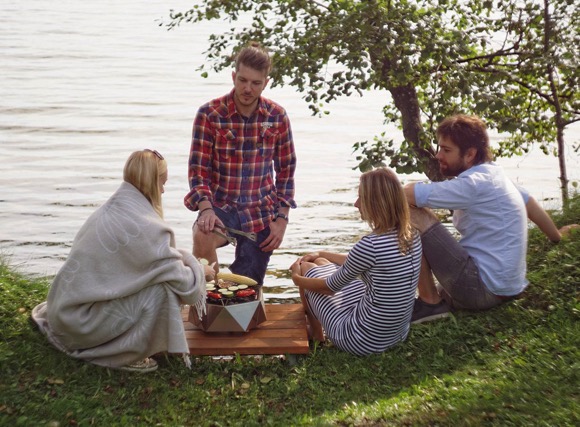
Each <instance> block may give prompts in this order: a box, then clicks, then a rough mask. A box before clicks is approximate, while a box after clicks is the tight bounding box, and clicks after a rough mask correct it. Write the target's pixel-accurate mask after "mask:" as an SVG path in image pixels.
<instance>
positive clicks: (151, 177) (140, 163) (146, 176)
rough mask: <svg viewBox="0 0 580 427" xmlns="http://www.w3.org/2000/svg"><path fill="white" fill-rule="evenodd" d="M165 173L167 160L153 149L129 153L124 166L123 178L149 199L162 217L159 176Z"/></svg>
mask: <svg viewBox="0 0 580 427" xmlns="http://www.w3.org/2000/svg"><path fill="white" fill-rule="evenodd" d="M163 174H167V162H166V161H165V159H164V158H163V156H162V155H161V154H159V153H158V152H157V151H154V150H141V151H135V152H133V153H131V155H130V156H129V158H128V159H127V162H126V163H125V168H124V169H123V180H124V181H125V182H128V183H129V184H131V185H133V186H134V187H135V188H137V190H139V191H140V192H141V193H143V195H144V196H145V197H146V198H147V200H149V203H151V205H152V206H153V209H155V212H157V213H158V214H159V216H160V217H161V218H163V206H162V204H161V186H162V184H163V183H162V182H160V181H161V176H162V175H163Z"/></svg>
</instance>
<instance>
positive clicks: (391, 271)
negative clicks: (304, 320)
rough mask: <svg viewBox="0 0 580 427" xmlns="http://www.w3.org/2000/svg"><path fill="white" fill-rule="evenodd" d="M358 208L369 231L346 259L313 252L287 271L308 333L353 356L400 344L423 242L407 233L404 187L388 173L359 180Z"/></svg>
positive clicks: (407, 324)
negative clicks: (290, 274)
mask: <svg viewBox="0 0 580 427" xmlns="http://www.w3.org/2000/svg"><path fill="white" fill-rule="evenodd" d="M354 205H355V207H357V208H358V209H359V212H360V214H361V218H362V219H363V220H364V221H366V222H367V223H368V224H369V226H370V228H371V233H370V234H368V235H366V236H364V237H363V238H362V239H361V240H360V241H359V242H358V243H356V244H355V245H354V247H353V248H352V249H351V251H350V252H349V253H348V255H346V254H337V253H332V252H326V251H321V252H315V253H310V254H308V255H305V256H303V257H301V258H298V259H297V260H296V262H295V263H294V264H292V266H291V267H290V269H291V271H292V280H293V281H294V283H295V284H296V286H298V287H299V288H300V295H301V298H302V302H303V304H304V305H305V309H306V314H307V315H308V320H309V323H310V329H311V331H310V332H311V336H312V338H313V339H315V340H318V341H324V339H325V334H326V336H327V337H328V338H329V339H330V340H331V341H332V343H333V344H334V345H335V346H336V347H337V348H339V349H341V350H344V351H347V352H349V353H353V354H356V355H367V354H372V353H381V352H383V351H385V350H386V349H388V348H390V347H392V346H394V345H396V344H397V343H399V342H401V341H404V340H405V339H406V338H407V335H408V333H409V327H410V320H411V313H412V311H413V303H414V301H415V292H416V289H417V282H418V280H419V270H420V269H421V253H422V251H421V240H420V238H419V235H418V233H417V232H416V231H415V230H414V229H413V228H412V226H411V222H410V218H409V207H408V204H407V200H406V198H405V194H404V192H403V188H402V186H401V183H400V182H399V180H398V178H397V176H396V175H395V173H394V172H393V171H392V170H390V169H387V168H381V169H375V170H373V171H370V172H366V173H364V174H363V175H361V178H360V185H359V191H358V199H357V201H356V202H355V204H354Z"/></svg>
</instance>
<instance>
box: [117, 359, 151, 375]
mask: <svg viewBox="0 0 580 427" xmlns="http://www.w3.org/2000/svg"><path fill="white" fill-rule="evenodd" d="M119 369H120V370H121V371H129V372H153V371H156V370H157V362H156V361H155V360H153V359H151V358H150V357H147V358H145V359H143V360H140V361H139V362H135V363H131V364H130V365H127V366H122V367H120V368H119Z"/></svg>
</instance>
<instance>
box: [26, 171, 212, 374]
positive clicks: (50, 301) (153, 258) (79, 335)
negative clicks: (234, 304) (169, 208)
mask: <svg viewBox="0 0 580 427" xmlns="http://www.w3.org/2000/svg"><path fill="white" fill-rule="evenodd" d="M181 304H189V305H192V306H194V307H195V308H196V309H197V313H198V315H199V316H200V317H201V315H202V314H203V312H204V310H205V277H204V272H203V267H202V266H201V265H200V264H199V262H198V261H197V260H196V259H195V258H194V257H193V256H192V255H191V254H190V253H188V252H186V251H183V250H178V249H176V248H175V237H174V234H173V231H172V230H171V229H170V228H169V226H168V225H167V224H166V223H165V222H164V221H163V220H162V219H161V218H160V217H159V216H158V215H157V213H156V212H155V211H154V210H153V207H152V206H151V204H150V203H149V202H148V201H147V199H146V198H145V197H144V196H143V195H142V194H141V192H139V191H138V190H137V189H136V188H135V187H133V186H132V185H131V184H128V183H126V182H124V183H123V184H121V186H120V188H119V189H118V190H117V191H116V192H115V194H113V195H112V196H111V198H110V199H109V200H108V201H107V202H106V203H105V204H104V205H103V206H101V207H100V208H99V209H98V210H97V211H95V212H94V213H93V214H92V215H91V216H90V217H89V219H88V220H87V221H86V223H85V224H84V225H83V226H82V228H81V229H80V231H79V232H78V234H77V236H76V237H75V240H74V242H73V246H72V249H71V252H70V254H69V256H68V258H67V260H66V262H65V263H64V265H63V266H62V268H61V269H60V271H59V272H58V274H57V275H56V277H55V279H54V282H53V283H52V285H51V288H50V290H49V294H48V298H47V301H45V302H43V303H41V304H40V305H38V306H37V307H36V308H35V309H34V310H33V313H32V317H33V319H34V320H35V321H36V323H37V324H38V326H39V328H40V330H41V331H42V332H43V333H44V334H45V335H46V336H47V338H48V340H49V341H50V342H51V343H52V344H53V345H54V346H55V347H57V348H58V349H60V350H62V351H64V352H66V353H67V354H69V355H70V356H72V357H75V358H79V359H83V360H85V361H87V362H91V363H94V364H97V365H101V366H108V367H120V366H124V365H127V364H130V363H133V362H136V361H138V360H141V359H143V358H145V357H148V356H151V355H153V354H156V353H159V352H169V353H184V354H188V353H189V349H188V346H187V342H186V339H185V332H184V327H183V321H182V318H181Z"/></svg>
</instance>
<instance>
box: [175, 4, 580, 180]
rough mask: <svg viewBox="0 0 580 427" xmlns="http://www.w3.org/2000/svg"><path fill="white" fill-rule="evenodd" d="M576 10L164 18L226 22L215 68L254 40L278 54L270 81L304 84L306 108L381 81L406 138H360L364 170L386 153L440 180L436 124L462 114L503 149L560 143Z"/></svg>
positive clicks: (575, 74) (272, 9)
mask: <svg viewBox="0 0 580 427" xmlns="http://www.w3.org/2000/svg"><path fill="white" fill-rule="evenodd" d="M578 9H579V8H577V7H576V6H575V4H574V1H573V0H543V1H538V0H497V1H492V0H470V1H463V0H424V1H411V0H368V1H355V0H330V1H315V0H276V1H271V0H245V1H244V0H236V1H234V0H208V1H206V2H204V3H203V4H202V5H195V6H194V7H193V8H192V9H190V10H188V11H184V12H175V11H172V12H171V14H170V17H171V21H170V22H169V24H168V26H169V27H171V28H172V27H175V26H177V25H180V24H181V23H185V22H193V23H195V22H200V21H205V20H219V21H221V22H224V21H225V22H228V23H229V24H230V25H229V28H228V25H222V27H221V29H220V32H219V33H216V34H213V35H211V36H210V45H209V47H208V49H207V51H206V55H207V57H208V59H209V60H210V62H211V68H213V70H215V71H219V70H222V69H224V68H226V67H229V66H231V54H232V52H234V51H235V50H236V49H237V48H239V47H240V46H242V45H246V44H247V43H248V42H250V41H256V40H257V41H259V42H261V43H262V44H264V45H265V46H267V47H268V48H269V49H270V50H271V52H272V53H273V59H274V64H275V69H274V70H273V73H272V78H273V82H274V83H273V85H274V86H275V85H291V86H293V87H296V88H297V89H298V90H299V91H300V92H303V93H304V99H305V101H306V102H308V103H309V107H310V108H311V110H312V112H313V114H323V113H324V110H323V108H324V104H326V103H329V102H332V101H333V100H335V99H336V98H338V97H340V96H349V95H351V94H353V93H359V94H363V93H364V92H365V91H367V90H376V89H380V90H385V91H386V93H388V96H387V97H386V99H385V107H384V115H385V122H387V123H393V124H395V125H396V126H398V127H399V128H400V129H401V130H402V132H403V136H404V141H393V140H389V139H387V135H385V134H382V135H380V136H377V137H376V138H375V141H373V142H368V141H362V142H357V143H356V144H355V145H354V148H355V151H357V152H358V153H359V156H358V157H357V159H358V160H359V161H360V164H359V167H360V168H361V169H362V170H365V169H368V168H370V167H372V166H376V165H377V164H384V162H385V161H386V159H389V166H391V167H394V168H395V169H396V170H397V171H398V172H400V173H409V172H412V171H423V172H425V173H426V174H427V175H428V176H429V177H430V178H431V179H441V178H442V177H441V176H440V175H439V171H438V167H437V162H436V160H435V159H434V153H435V148H436V141H435V138H434V130H435V128H436V126H437V124H438V123H439V122H440V121H441V120H442V119H443V118H445V117H446V116H448V115H450V114H453V113H457V112H463V113H472V114H477V115H479V116H481V117H483V118H484V119H485V120H486V121H487V123H488V125H489V126H490V128H493V129H496V130H497V131H499V132H500V133H501V135H506V136H505V138H504V139H503V140H502V141H501V143H500V145H499V147H497V150H496V154H497V155H498V156H511V155H514V154H521V153H522V152H524V151H527V150H529V148H530V146H531V145H532V144H534V143H538V144H539V145H540V147H541V149H542V150H543V151H544V152H545V153H546V154H548V153H549V152H551V151H553V152H555V151H556V150H555V147H556V145H555V143H556V139H557V138H556V137H557V135H558V133H559V132H560V131H561V133H562V138H563V129H564V128H565V127H566V126H567V125H569V124H570V123H573V122H575V121H578V120H580V97H579V95H578V92H577V90H576V88H577V87H578V83H579V81H580V72H579V69H578V66H577V64H578V63H580V50H579V49H580V48H579V46H580V36H579V31H578V22H580V19H579V18H580V12H579V10H578ZM201 68H202V69H203V68H204V67H203V66H202V67H201ZM562 143H563V139H562ZM557 149H558V150H563V144H562V146H561V147H560V145H559V144H558V146H557ZM558 154H560V152H559V151H558ZM564 174H565V171H564Z"/></svg>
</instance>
